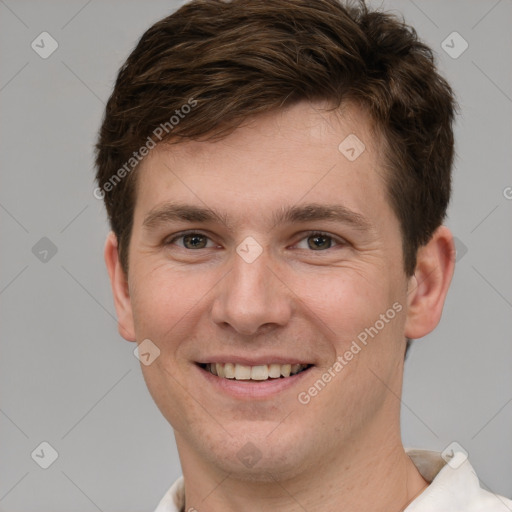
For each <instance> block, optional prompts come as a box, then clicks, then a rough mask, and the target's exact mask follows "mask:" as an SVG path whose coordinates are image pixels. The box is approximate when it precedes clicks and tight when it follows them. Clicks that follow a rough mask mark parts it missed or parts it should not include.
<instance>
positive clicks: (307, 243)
mask: <svg viewBox="0 0 512 512" xmlns="http://www.w3.org/2000/svg"><path fill="white" fill-rule="evenodd" d="M453 115H454V99H453V95H452V92H451V89H450V87H449V86H448V84H447V83H446V81H445V80H444V79H443V78H442V77H441V76H440V75H439V74H438V73H437V71H436V68H435V65H434V61H433V56H432V53H431V51H430V50H429V49H428V47H427V46H425V45H424V44H423V43H421V42H420V41H419V40H418V38H417V36H416V34H415V32H414V31H413V30H412V29H411V28H410V27H407V26H406V25H405V24H404V23H402V22H401V21H400V20H398V19H396V18H395V17H392V16H390V15H388V14H384V13H380V12H371V11H369V10H367V8H366V7H365V6H364V5H357V6H353V7H347V6H343V5H341V4H340V3H338V2H337V1H336V0H319V1H317V2H307V1H305V0H269V1H265V2H261V1H258V0H234V1H232V2H224V1H217V0H210V1H208V2H203V1H194V2H191V3H189V4H187V5H185V6H184V7H182V8H181V9H179V10H178V11H177V12H176V13H174V14H173V15H171V16H169V17H167V18H165V19H163V20H161V21H160V22H158V23H156V24H155V25H153V26H152V27H151V28H150V29H149V30H148V31H147V32H146V33H145V34H144V35H143V36H142V38H141V39H140V41H139V43H138V44H137V46H136V48H135V49H134V50H133V52H132V53H131V55H130V56H129V57H128V59H127V61H126V63H125V64H124V65H123V67H122V69H121V70H120V72H119V76H118V78H117V81H116V84H115V87H114V91H113V93H112V96H111V97H110V99H109V101H108V104H107V108H106V113H105V118H104V120H103V124H102V127H101V131H100V136H99V140H98V144H97V160H96V163H97V182H98V188H97V189H96V191H95V195H97V196H98V197H102V198H103V199H104V201H105V205H106V208H107V212H108V215H109V219H110V223H111V227H112V231H113V233H112V234H111V235H110V236H109V239H108V240H107V246H106V251H105V255H106V261H107V266H108V268H109V273H110V276H111V280H112V285H113V290H114V297H115V302H116V308H117V311H118V316H119V329H120V332H121V334H122V335H123V336H124V337H125V338H126V339H128V340H131V341H137V342H139V343H140V342H142V341H143V340H145V339H150V340H151V342H152V344H154V345H155V346H157V347H158V349H159V351H160V355H159V356H158V357H157V358H156V359H155V360H154V362H152V364H150V365H148V366H146V365H143V366H142V369H143V372H144V377H145V379H146V382H147V384H148V387H149V390H150V392H151V393H152V395H153V397H154V399H155V401H156V403H157V405H158V406H159V407H160V409H161V411H162V412H163V414H164V415H165V416H166V418H167V419H168V420H169V421H170V423H171V424H172V425H173V427H174V428H175V431H176V432H177V439H178V443H179V444H180V443H181V447H180V452H181V453H182V454H183V453H186V454H187V458H188V459H189V460H190V459H193V458H194V457H196V458H199V459H200V458H203V459H205V460H209V461H210V463H211V464H214V465H217V466H219V467H221V468H223V469H225V470H233V468H238V470H240V465H241V462H240V461H241V459H240V457H238V458H237V456H236V455H237V454H239V453H240V450H241V449H242V448H243V447H244V446H246V443H248V442H251V443H252V444H251V446H256V447H258V449H261V454H260V455H261V457H262V459H261V462H260V463H259V464H258V467H260V468H262V469H261V471H262V473H261V474H260V475H259V477H262V475H263V474H264V473H265V471H267V470H268V468H269V467H271V468H273V470H275V471H277V472H282V473H283V474H285V473H286V474H288V473H291V472H293V471H294V469H293V468H295V467H296V466H297V462H298V461H302V462H304V461H307V462H308V464H310V465H314V464H315V463H319V462H320V461H321V460H322V457H324V459H325V454H335V453H338V454H339V453H340V450H342V449H343V450H346V451H347V450H349V448H348V447H349V443H348V440H349V439H353V438H354V436H355V435H356V433H357V435H358V436H361V435H362V433H363V432H366V433H367V434H368V436H367V438H368V439H372V436H371V435H369V434H370V433H371V432H373V433H375V432H377V431H378V427H377V426H378V425H380V426H381V427H382V425H384V424H385V425H387V428H390V429H391V425H394V426H396V425H397V422H398V412H399V408H398V403H397V401H396V397H395V396H392V395H391V394H390V393H389V389H396V391H397V392H399V391H400V386H401V380H402V365H403V359H404V353H405V347H406V340H407V339H408V338H418V337H421V336H424V335H425V334H427V333H428V332H430V331H431V330H432V329H433V328H434V327H435V326H436V325H437V322H438V321H439V318H440V315H441V310H442V306H443V302H444V298H445V295H446V292H447V289H448V286H449V282H450V278H451V274H452V272H453V242H452V240H451V235H450V234H449V232H448V230H447V229H446V228H444V227H443V226H442V222H443V219H444V217H445V215H446V209H447V205H448V202H449V197H450V172H451V166H452V160H453V133H452V120H453ZM354 136H355V138H354ZM361 142H362V143H363V145H362V144H361ZM354 156H356V158H353V157H354ZM183 231H187V232H188V237H187V234H186V233H185V236H181V238H178V237H179V235H184V233H183ZM241 243H242V245H240V244H241ZM244 253H246V254H249V253H250V254H251V255H253V257H250V258H249V257H245V258H244ZM365 334H366V336H365ZM348 352H351V353H352V356H350V355H349V354H348ZM344 354H346V355H347V357H346V358H343V356H344ZM340 357H341V358H342V360H343V361H344V362H343V363H342V362H341V360H340V359H339V358H340ZM265 358H266V359H265ZM269 358H270V359H273V360H268V361H267V359H269ZM287 358H288V359H287ZM347 358H349V359H348V360H347ZM263 359H265V361H263ZM287 360H289V361H290V362H294V363H296V364H299V363H303V364H305V365H308V368H307V369H306V370H305V371H303V372H301V373H300V374H299V375H297V376H296V377H293V378H290V382H291V383H290V384H286V386H288V387H287V388H286V387H285V386H284V385H283V390H281V391H279V392H276V393H275V394H273V395H272V399H271V400H270V398H269V397H268V396H266V395H265V396H263V395H261V396H259V395H258V396H257V395H254V394H252V395H250V396H249V395H248V394H247V393H246V392H245V391H244V390H243V388H242V387H240V389H238V388H237V389H238V391H236V393H235V395H236V396H234V395H232V394H229V393H228V394H224V393H223V392H222V391H220V389H219V388H218V384H217V383H216V382H213V381H212V380H215V379H217V380H219V379H220V377H218V376H215V375H212V374H211V373H208V369H209V368H210V367H209V366H208V365H209V363H212V362H219V363H220V362H228V363H229V362H236V361H238V362H240V363H243V362H244V361H245V363H246V364H251V363H255V364H253V366H261V365H264V363H283V364H284V363H286V362H287ZM336 363H339V364H338V365H336ZM335 365H336V366H335ZM340 365H341V368H340ZM327 374H329V375H330V378H329V377H325V378H324V376H325V375H327ZM281 380H283V381H284V379H281ZM319 381H322V382H323V384H321V383H319ZM326 381H328V382H326ZM315 383H316V384H315ZM241 386H243V383H242V384H241ZM312 388H315V389H316V390H317V391H316V392H315V391H313V390H312ZM246 389H249V388H246ZM308 390H311V392H309V391H308ZM301 392H302V393H303V394H302V395H301V396H302V399H301V398H300V396H299V395H300V393H301ZM244 393H245V394H244ZM251 393H252V392H251ZM304 393H305V394H304ZM308 397H309V398H308ZM361 404H363V405H362V406H361ZM285 418H286V419H285ZM271 432H272V434H270V433H271ZM334 433H336V435H334V436H330V435H329V434H334ZM326 434H327V435H326ZM283 435H284V436H285V437H284V438H283ZM283 439H284V441H283ZM298 443H299V444H300V446H301V447H300V449H297V448H296V447H297V444H298ZM319 446H320V447H321V448H319ZM351 446H354V445H353V444H351ZM264 447H265V450H264ZM292 447H295V449H293V450H292V449H291V448H292ZM351 449H353V448H351ZM182 462H183V461H182ZM242 469H244V470H245V472H246V473H247V476H248V478H249V477H251V478H252V477H255V475H256V474H257V470H256V466H255V467H254V468H253V467H248V466H245V468H244V466H243V464H242Z"/></svg>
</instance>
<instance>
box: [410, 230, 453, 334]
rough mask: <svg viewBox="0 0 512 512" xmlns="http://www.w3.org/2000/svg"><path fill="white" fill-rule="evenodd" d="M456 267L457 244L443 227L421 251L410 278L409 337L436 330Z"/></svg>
mask: <svg viewBox="0 0 512 512" xmlns="http://www.w3.org/2000/svg"><path fill="white" fill-rule="evenodd" d="M454 268H455V244H454V242H453V236H452V234H451V232H450V230H449V229H448V228H447V227H446V226H440V227H439V228H438V229H437V230H436V231H435V232H434V234H433V236H432V238H431V240H430V241H429V242H428V243H427V244H426V245H424V246H422V247H420V248H419V250H418V255H417V259H416V269H415V271H414V275H413V276H412V277H411V278H410V279H409V287H408V292H407V306H408V307H407V319H406V323H405V336H406V337H407V338H411V339H418V338H422V337H423V336H426V335H427V334H428V333H430V332H431V331H433V330H434V329H435V327H436V326H437V324H438V323H439V320H440V319H441V313H442V311H443V306H444V301H445V299H446V295H447V293H448V288H449V286H450V283H451V280H452V276H453V271H454Z"/></svg>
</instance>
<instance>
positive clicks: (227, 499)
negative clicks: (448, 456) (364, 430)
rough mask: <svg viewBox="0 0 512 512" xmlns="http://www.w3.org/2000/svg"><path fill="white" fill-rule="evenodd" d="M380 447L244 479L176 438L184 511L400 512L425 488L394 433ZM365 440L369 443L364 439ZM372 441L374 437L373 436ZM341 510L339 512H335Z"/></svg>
mask: <svg viewBox="0 0 512 512" xmlns="http://www.w3.org/2000/svg"><path fill="white" fill-rule="evenodd" d="M380 434H381V437H380V439H381V440H382V439H383V438H386V444H385V445H384V444H382V443H372V444H370V443H365V445H364V447H363V446H362V445H361V444H360V443H352V444H351V445H350V446H348V447H347V449H345V450H344V453H342V454H340V453H336V454H333V455H332V456H331V457H330V458H327V457H325V458H324V459H323V460H322V463H321V464H320V465H317V466H310V467H308V468H307V470H305V471H302V472H299V473H297V474H296V475H294V477H293V478H288V479H286V480H281V479H279V478H278V477H276V476H274V475H271V474H270V473H269V478H268V479H267V481H246V480H240V479H238V478H237V476H236V474H227V473H222V472H220V471H219V470H218V468H214V467H212V466H211V465H208V464H205V463H204V461H201V460H200V459H199V458H195V457H194V456H193V454H192V453H190V452H188V451H187V450H186V449H183V448H184V447H183V445H182V443H180V441H182V440H180V439H179V438H178V436H177V439H176V440H177V442H178V446H179V447H180V445H181V449H180V457H181V459H182V468H183V475H184V478H185V493H186V507H185V510H198V511H200V512H217V511H219V510H222V511H223V512H235V511H240V510H244V512H256V511H261V510H264V509H269V510H279V511H282V512H292V511H293V512H298V511H303V510H308V512H315V511H322V512H331V511H332V512H335V511H336V512H338V511H340V510H343V512H360V511H361V510H372V511H373V512H389V511H393V512H401V511H402V510H404V509H405V508H406V507H407V505H408V504H409V503H410V502H411V501H413V500H414V498H415V497H416V496H418V495H419V494H420V493H421V492H422V491H423V490H424V489H425V488H426V487H427V486H428V482H426V481H425V480H424V479H423V477H422V476H421V475H420V474H419V472H418V470H417V469H416V467H415V466H414V464H413V462H412V461H411V459H410V458H409V457H408V456H407V454H406V453H405V451H404V449H403V446H402V443H401V441H400V437H399V435H398V436H396V437H394V438H393V440H392V442H390V437H389V436H388V437H386V436H382V432H381V433H380ZM366 439H372V437H371V436H370V437H367V438H366ZM374 439H375V438H374ZM341 507H342V508H341Z"/></svg>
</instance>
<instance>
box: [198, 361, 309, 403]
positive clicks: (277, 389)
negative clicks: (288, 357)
mask: <svg viewBox="0 0 512 512" xmlns="http://www.w3.org/2000/svg"><path fill="white" fill-rule="evenodd" d="M194 366H195V367H196V368H197V369H198V370H199V373H200V374H201V375H202V376H203V378H205V379H206V380H207V381H208V382H209V383H210V384H211V385H212V386H214V387H215V388H217V389H218V390H219V391H220V392H222V393H225V394H227V395H229V396H231V397H234V398H239V399H249V400H255V399H265V398H270V397H273V396H275V395H277V394H279V393H281V392H283V391H285V390H287V389H290V388H292V387H293V386H296V385H298V384H300V383H301V382H302V381H303V380H304V378H305V377H306V376H307V375H308V373H309V372H310V370H311V369H312V368H313V367H312V366H311V367H309V368H308V369H306V370H303V371H302V372H300V373H297V374H295V375H290V377H283V378H280V379H269V380H261V381H258V380H235V379H226V378H224V377H217V376H216V375H213V374H212V373H211V372H209V371H208V370H205V369H203V368H201V367H200V366H199V365H197V364H195V365H194Z"/></svg>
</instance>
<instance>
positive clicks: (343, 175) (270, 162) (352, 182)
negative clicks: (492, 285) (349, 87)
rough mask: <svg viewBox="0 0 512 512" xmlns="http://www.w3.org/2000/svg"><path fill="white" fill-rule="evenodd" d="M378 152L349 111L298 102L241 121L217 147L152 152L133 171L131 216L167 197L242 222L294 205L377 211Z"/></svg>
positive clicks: (371, 135) (162, 147)
mask: <svg viewBox="0 0 512 512" xmlns="http://www.w3.org/2000/svg"><path fill="white" fill-rule="evenodd" d="M381 146H382V144H381V140H380V138H379V137H378V135H377V134H376V133H375V131H374V130H373V129H372V124H371V122H370V121H369V119H368V117H367V116H366V115H365V114H364V112H363V111H361V110H359V109H357V108H356V107H355V106H354V105H345V106H344V107H343V108H341V109H339V110H332V109H331V110H328V106H327V105H325V104H311V103H305V102H303V103H299V104H296V105H294V106H293V107H289V108H286V109H283V110H280V111H277V112H270V113H266V114H262V115H260V116H258V117H256V118H253V119H251V120H248V121H246V122H245V123H244V124H243V125H242V126H241V127H239V128H238V129H237V130H235V131H234V132H232V133H231V134H230V135H228V136H226V137H225V138H223V139H221V140H213V141H186V142H180V143H177V144H164V143H161V144H159V145H157V147H156V148H155V149H153V150H152V151H151V153H150V154H149V155H148V156H147V157H146V158H145V160H144V161H143V162H142V163H141V165H140V167H139V169H138V171H137V172H138V177H137V201H136V212H137V211H140V210H143V211H146V212H147V210H148V209H150V208H154V207H155V205H158V204H160V203H164V202H168V201H169V200H172V199H175V197H179V199H180V200H186V201H188V202H189V203H190V202H192V203H194V204H196V205H198V206H199V205H201V206H209V205H210V204H211V203H212V202H214V203H216V206H219V205H223V206H224V207H225V208H226V210H229V209H237V211H238V212H245V213H246V214H247V215H249V214H250V211H253V212H254V211H258V212H259V213H260V214H262V213H263V212H265V211H268V212H269V215H270V210H269V208H271V206H276V203H277V204H278V205H283V204H286V205H294V204H298V203H300V202H301V201H304V202H308V203H310V202H316V203H318V202H322V201H325V202H329V203H330V204H333V203H335V202H341V203H342V204H343V205H344V206H346V207H348V208H351V209H353V210H355V211H357V210H359V209H360V208H361V206H362V205H363V204H364V203H365V202H367V201H366V200H368V201H369V202H370V203H371V204H372V205H373V207H374V208H379V207H380V206H381V203H382V198H383V196H385V195H386V194H385V180H384V179H383V178H384V177H383V168H384V166H383V165H382V162H380V155H381V153H382V151H381ZM171 196H172V197H171ZM201 203H204V204H201ZM383 206H385V204H384V205H383ZM272 210H275V208H272Z"/></svg>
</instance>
